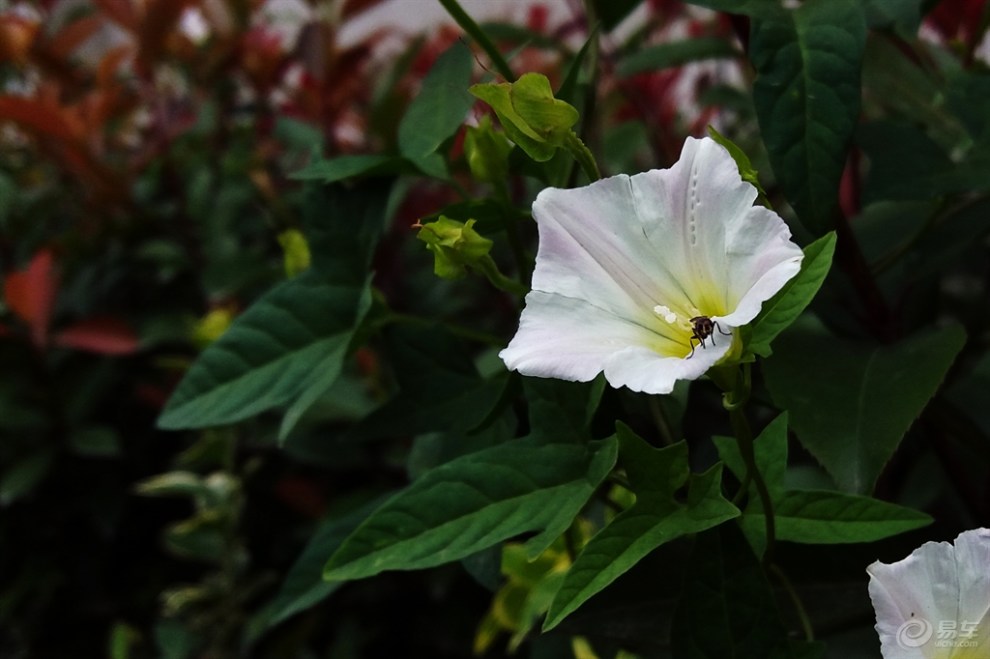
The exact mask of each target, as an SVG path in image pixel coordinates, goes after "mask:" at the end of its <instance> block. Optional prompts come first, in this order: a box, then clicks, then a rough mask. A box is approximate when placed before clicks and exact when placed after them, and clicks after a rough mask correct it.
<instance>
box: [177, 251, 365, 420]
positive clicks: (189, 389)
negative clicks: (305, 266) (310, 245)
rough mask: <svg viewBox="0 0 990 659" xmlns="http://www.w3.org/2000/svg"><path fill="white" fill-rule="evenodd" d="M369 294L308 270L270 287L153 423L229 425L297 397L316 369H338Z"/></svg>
mask: <svg viewBox="0 0 990 659" xmlns="http://www.w3.org/2000/svg"><path fill="white" fill-rule="evenodd" d="M369 296H370V290H369V288H368V286H367V285H365V287H364V288H363V289H359V288H355V287H353V286H350V285H347V286H339V285H334V284H329V283H326V282H325V281H323V280H322V279H320V278H319V277H318V276H317V274H316V273H315V272H314V271H313V270H310V271H307V272H306V273H304V274H302V275H300V276H298V277H295V278H293V279H290V280H289V281H286V282H283V283H282V284H280V285H278V286H276V287H275V288H274V289H272V290H271V291H269V292H268V293H267V294H265V295H264V296H263V297H262V298H261V299H259V300H258V301H257V302H255V303H254V305H252V306H251V307H250V308H249V309H248V310H247V311H246V312H244V314H242V315H241V316H240V317H238V318H237V320H235V321H234V323H233V324H232V325H231V326H230V329H228V330H227V331H226V333H224V335H223V336H222V337H220V339H219V340H217V341H216V342H214V343H212V344H210V346H209V347H208V348H207V349H206V350H204V351H203V353H202V354H201V355H200V356H199V358H198V359H197V360H196V361H195V362H194V363H193V365H192V366H191V367H190V369H189V371H188V372H187V373H186V375H185V377H184V378H183V379H182V381H181V382H180V383H179V386H178V387H177V388H176V390H175V392H174V393H173V394H172V397H171V398H170V399H169V401H168V404H167V405H166V406H165V410H164V411H163V412H162V415H161V416H160V417H159V419H158V426H159V427H160V428H163V429H167V430H176V429H180V428H204V427H208V426H217V425H223V424H228V423H234V422H235V421H240V420H242V419H246V418H248V417H251V416H254V415H255V414H258V413H260V412H263V411H265V410H268V409H271V408H273V407H277V406H280V405H284V404H286V403H289V402H290V401H293V400H295V399H296V398H297V397H298V396H300V395H301V394H303V393H304V392H306V391H307V389H309V388H311V387H312V386H314V385H315V384H317V383H321V380H323V379H324V378H323V375H322V371H320V369H327V368H330V369H332V370H335V371H339V368H340V364H341V362H342V360H343V357H344V355H345V353H346V351H347V348H348V346H349V344H350V342H351V338H352V336H353V333H354V327H355V325H356V324H357V322H359V321H360V320H361V317H360V316H361V312H362V310H366V309H367V305H366V302H367V300H368V299H369ZM362 300H364V301H365V303H364V304H362Z"/></svg>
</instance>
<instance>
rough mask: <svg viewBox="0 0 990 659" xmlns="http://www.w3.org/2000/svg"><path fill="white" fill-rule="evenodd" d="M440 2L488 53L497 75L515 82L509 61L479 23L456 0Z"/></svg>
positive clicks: (514, 75) (441, 0)
mask: <svg viewBox="0 0 990 659" xmlns="http://www.w3.org/2000/svg"><path fill="white" fill-rule="evenodd" d="M440 4H441V5H443V8H444V9H446V10H447V13H448V14H450V17H451V18H453V19H454V21H456V22H457V24H458V25H460V26H461V29H463V30H464V31H465V32H467V34H468V36H470V37H471V38H472V39H474V40H475V42H476V43H477V44H478V45H479V46H481V49H482V50H483V51H485V52H486V53H487V54H488V57H489V58H491V60H492V65H493V66H494V67H495V68H496V69H498V72H499V75H501V76H502V77H503V78H505V79H506V80H507V81H508V82H515V81H516V74H514V73H513V72H512V69H511V68H510V67H509V63H508V62H506V61H505V58H504V57H502V53H500V52H498V48H496V47H495V44H494V43H492V40H491V39H489V38H488V35H487V34H485V31H484V30H482V29H481V26H480V25H478V24H477V23H475V22H474V19H473V18H471V17H470V16H468V14H467V12H466V11H464V9H463V8H462V7H461V6H460V5H459V4H458V3H457V0H440Z"/></svg>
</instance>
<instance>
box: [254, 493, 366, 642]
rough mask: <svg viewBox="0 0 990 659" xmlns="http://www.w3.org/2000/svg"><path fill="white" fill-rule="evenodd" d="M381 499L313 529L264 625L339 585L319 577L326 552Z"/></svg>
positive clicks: (271, 624) (311, 603) (318, 599)
mask: <svg viewBox="0 0 990 659" xmlns="http://www.w3.org/2000/svg"><path fill="white" fill-rule="evenodd" d="M383 501H384V497H378V498H376V499H375V500H374V501H371V502H370V503H367V504H365V505H363V506H361V507H360V508H358V509H357V510H354V511H352V512H350V513H348V514H346V515H344V516H342V517H336V518H334V519H328V520H327V521H325V522H323V523H322V524H321V525H320V527H319V528H318V529H316V531H315V532H314V533H313V537H312V538H310V540H309V542H308V543H307V544H306V548H305V549H303V552H302V554H300V556H299V558H297V559H296V562H295V563H293V565H292V567H291V568H289V572H288V574H286V576H285V581H283V582H282V586H281V588H279V591H278V594H276V595H275V598H274V599H273V600H272V602H271V604H269V605H268V608H267V610H266V612H265V614H266V625H265V626H266V627H269V628H270V627H274V626H275V625H277V624H278V623H280V622H282V621H283V620H285V619H287V618H289V617H290V616H293V615H295V614H296V613H299V612H300V611H305V610H306V609H308V608H310V607H313V606H315V605H316V604H318V603H319V602H321V601H322V600H324V599H326V598H327V597H329V596H330V595H331V594H332V593H333V592H334V591H335V590H337V588H339V587H340V583H339V582H328V581H324V580H323V578H322V575H323V565H324V564H325V563H326V561H327V556H329V555H330V554H332V553H333V552H335V551H336V550H337V548H338V547H340V545H341V543H343V541H344V539H345V538H346V537H347V536H348V535H350V534H351V533H352V532H353V531H354V529H356V528H357V527H358V526H360V524H361V522H363V521H364V520H365V519H366V518H367V517H368V516H369V515H370V514H371V513H372V512H373V511H374V510H375V509H376V508H377V507H378V506H380V505H381V504H382V503H383Z"/></svg>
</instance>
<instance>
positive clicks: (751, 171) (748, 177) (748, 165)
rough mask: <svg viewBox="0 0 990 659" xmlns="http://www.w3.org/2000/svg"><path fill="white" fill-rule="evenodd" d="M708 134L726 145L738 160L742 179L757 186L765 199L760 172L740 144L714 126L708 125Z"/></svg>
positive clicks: (737, 164)
mask: <svg viewBox="0 0 990 659" xmlns="http://www.w3.org/2000/svg"><path fill="white" fill-rule="evenodd" d="M708 135H709V137H711V138H712V139H713V140H715V141H716V142H718V143H719V144H721V145H722V146H724V147H725V149H726V150H727V151H728V152H729V155H730V156H732V159H733V160H735V161H736V167H737V168H738V169H739V175H740V176H741V177H742V180H744V181H746V182H747V183H749V184H750V185H752V186H753V187H754V188H756V190H757V192H759V193H760V196H761V197H763V198H764V199H765V198H766V196H767V193H766V191H765V190H764V189H763V186H762V185H760V173H759V172H758V171H756V169H755V168H754V167H753V163H752V162H751V161H750V159H749V156H747V155H746V152H745V151H743V150H742V149H740V148H739V146H738V145H737V144H736V143H735V142H733V141H732V140H730V139H729V138H728V137H725V136H724V135H722V134H721V133H719V132H718V131H717V130H715V127H714V126H709V127H708Z"/></svg>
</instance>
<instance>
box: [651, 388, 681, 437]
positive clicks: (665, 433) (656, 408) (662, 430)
mask: <svg viewBox="0 0 990 659" xmlns="http://www.w3.org/2000/svg"><path fill="white" fill-rule="evenodd" d="M647 404H648V405H649V407H650V415H651V416H652V417H653V424H654V425H655V426H656V427H657V432H658V433H659V434H660V441H661V442H663V445H664V446H672V445H673V444H674V441H675V440H674V431H673V430H671V428H670V422H669V421H668V420H667V415H666V414H665V413H664V411H663V406H662V405H661V404H660V399H659V398H657V397H656V396H650V399H649V402H648V403H647Z"/></svg>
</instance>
